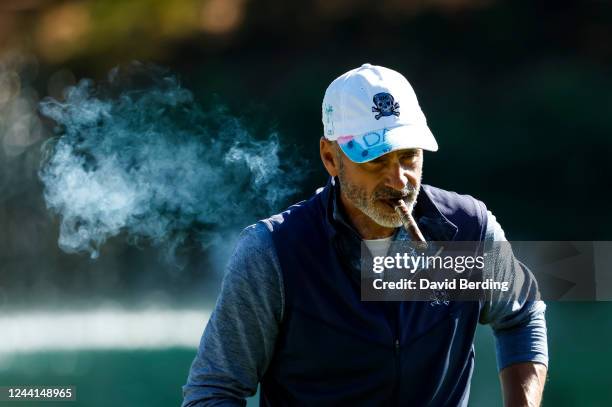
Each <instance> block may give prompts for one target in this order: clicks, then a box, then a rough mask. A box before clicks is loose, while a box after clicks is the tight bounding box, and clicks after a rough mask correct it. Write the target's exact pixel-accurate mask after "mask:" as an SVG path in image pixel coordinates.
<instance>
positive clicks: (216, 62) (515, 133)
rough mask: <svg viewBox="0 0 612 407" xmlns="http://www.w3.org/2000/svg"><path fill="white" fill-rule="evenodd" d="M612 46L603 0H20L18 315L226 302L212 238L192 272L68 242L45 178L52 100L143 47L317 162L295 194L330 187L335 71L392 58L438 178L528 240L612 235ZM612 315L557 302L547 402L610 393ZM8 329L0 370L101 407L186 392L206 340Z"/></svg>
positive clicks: (5, 235)
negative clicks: (323, 152)
mask: <svg viewBox="0 0 612 407" xmlns="http://www.w3.org/2000/svg"><path fill="white" fill-rule="evenodd" d="M611 43H612V5H611V4H610V3H609V2H605V1H568V0H558V1H539V2H533V1H527V0H517V1H512V2H502V1H497V0H420V1H401V0H380V1H350V0H312V1H300V2H285V1H281V0H259V1H256V0H175V1H157V0H150V1H145V0H135V1H101V0H100V1H93V0H92V1H52V0H27V1H26V0H4V1H2V2H1V3H0V142H1V144H2V148H0V312H2V315H3V316H7V317H10V316H11V315H20V314H19V313H21V312H26V313H27V312H28V311H32V310H39V309H45V310H47V309H51V310H57V312H58V313H59V314H61V313H62V312H65V311H67V310H74V309H96V307H99V306H101V305H104V304H107V303H109V302H111V303H112V304H114V305H120V306H121V307H124V308H126V309H132V308H133V309H137V308H138V307H141V306H143V304H144V305H151V304H153V305H160V304H161V305H163V306H164V307H169V308H173V309H176V310H181V309H183V308H185V307H189V308H191V309H194V308H195V309H202V310H209V309H210V307H211V306H212V304H213V303H214V301H215V297H216V294H217V292H218V288H219V278H220V275H221V272H222V265H223V262H224V260H225V259H224V258H221V259H219V258H214V256H212V255H211V254H210V253H207V252H206V251H203V250H200V249H196V248H188V249H185V253H186V254H185V255H186V256H187V257H188V261H187V263H186V267H184V268H183V269H181V270H177V269H176V267H174V266H172V265H167V264H163V263H160V262H159V261H158V258H156V256H155V255H154V254H155V251H154V250H153V249H151V248H147V247H143V248H138V249H137V248H133V247H131V246H128V245H127V244H126V243H125V242H124V240H123V239H121V237H118V238H114V239H111V240H110V241H109V242H108V243H107V244H106V245H105V246H104V247H103V250H102V254H101V257H100V259H99V260H97V261H93V260H90V259H89V258H87V256H84V255H68V254H65V253H63V252H61V251H60V250H59V249H58V248H57V235H58V220H57V219H56V218H55V217H53V216H52V215H50V214H49V213H48V212H47V210H46V208H45V204H44V200H43V198H42V186H41V184H40V182H39V181H38V179H37V175H36V171H37V169H38V165H39V162H40V158H41V157H40V146H41V144H42V143H43V142H44V141H45V140H46V139H47V138H49V137H50V136H51V133H52V132H51V129H52V127H53V124H52V123H49V121H48V120H46V119H43V118H41V117H39V116H38V115H37V113H36V109H37V104H38V102H39V101H40V100H41V99H43V98H44V97H46V96H52V97H55V98H58V99H60V100H61V99H62V97H63V94H62V92H63V90H64V89H65V88H66V87H67V86H71V85H74V84H75V83H76V82H77V81H78V80H80V79H82V78H92V79H94V80H96V81H99V80H102V79H103V78H105V76H106V75H107V73H108V71H109V70H110V69H111V68H113V67H115V66H118V65H125V64H128V63H130V62H131V61H133V60H140V61H143V62H152V63H156V64H158V65H160V66H163V67H167V68H169V69H170V70H171V71H172V72H174V73H176V74H177V75H178V76H179V78H180V79H181V82H182V84H183V86H185V88H187V89H189V90H191V91H192V92H193V93H194V95H195V97H196V99H197V100H198V102H199V103H201V105H202V106H204V107H205V108H213V107H215V106H217V105H219V104H223V105H225V106H226V107H227V108H228V111H229V112H232V114H234V115H236V116H237V117H240V118H241V119H242V120H244V122H245V123H246V124H247V125H248V127H249V129H250V130H251V131H252V132H253V133H257V134H259V133H264V134H265V133H270V132H277V133H278V135H279V140H280V143H281V146H282V147H283V150H284V151H297V152H299V154H300V156H301V157H302V159H303V161H302V162H300V163H299V164H300V165H301V166H304V165H305V166H306V167H307V168H310V169H312V171H311V172H310V173H309V174H308V176H307V178H306V179H305V180H304V181H303V182H302V184H301V185H299V190H300V191H301V192H300V193H299V194H296V196H295V197H294V198H293V200H294V201H295V200H299V199H302V198H305V197H307V196H309V195H310V194H311V193H312V192H313V191H314V190H315V188H316V187H318V186H320V185H322V184H323V183H324V182H325V175H324V172H323V168H322V166H321V165H320V162H319V158H318V138H319V137H320V135H321V132H322V126H321V122H320V113H321V110H320V109H321V108H320V106H321V105H320V103H321V100H322V97H323V93H324V91H325V88H326V87H327V85H328V84H329V82H330V81H331V80H333V79H334V78H335V77H337V76H338V75H339V74H341V73H343V72H345V71H347V70H349V69H351V68H354V67H357V66H359V65H361V64H362V63H365V62H371V63H374V64H379V65H384V66H388V67H390V68H393V69H396V70H398V71H400V72H402V73H403V74H404V75H405V76H406V77H407V78H408V80H409V81H410V82H411V83H412V85H413V87H414V88H415V91H416V93H417V96H418V97H419V101H420V103H421V107H422V108H423V111H424V113H425V115H426V117H427V119H428V123H429V125H430V127H431V129H432V131H433V133H434V134H435V135H436V137H437V140H438V143H439V144H440V150H439V151H438V152H436V153H427V154H426V156H425V166H424V182H425V183H429V184H433V185H436V186H439V187H442V188H445V189H450V190H454V191H457V192H460V193H469V194H471V195H473V196H475V197H478V198H479V199H481V200H483V201H484V202H485V203H486V204H487V206H488V207H489V209H491V210H492V211H493V213H494V214H495V215H496V216H497V218H498V220H499V221H500V223H501V225H502V226H503V227H504V229H505V231H506V236H507V237H508V239H510V240H611V239H610V235H611V233H610V230H611V228H612V219H611V217H610V215H609V208H610V199H611V198H612V196H611V195H612V192H611V190H610V187H611V183H610V174H612V160H610V153H611V152H612V140H611V138H610V136H611V135H612V92H611V91H610V90H611V89H612V69H611V68H612V64H611V62H612V47H610V44H611ZM24 118H25V119H24ZM16 123H17V124H19V126H16ZM282 157H283V155H282V154H281V159H282ZM300 168H302V167H300ZM289 203H291V202H287V203H286V204H289ZM278 209H279V210H280V209H282V208H278ZM254 220H255V219H253V221H254ZM244 226H246V224H245V225H244ZM203 312H204V311H203ZM610 315H612V305H611V304H610V303H606V302H598V303H596V302H591V303H587V302H584V303H549V304H548V311H547V319H548V329H549V347H550V357H551V365H550V371H549V380H548V383H547V387H546V392H545V396H544V405H546V406H608V405H612V375H611V374H610V372H609V366H611V365H612V352H611V351H610V350H609V348H608V344H610V343H612V318H611V317H610ZM15 318H18V316H16V317H15ZM3 321H4V320H3ZM4 328H6V327H4ZM202 328H203V325H202V326H201V327H200V328H199V330H201V329H202ZM172 329H173V327H172V326H169V327H168V330H172ZM5 332H6V331H5ZM45 334H46V333H45V332H44V330H43V331H41V332H40V335H41V336H44V335H45ZM66 334H67V335H69V334H70V333H69V332H67V333H66ZM117 335H120V333H117ZM2 336H5V337H6V335H5V333H3V326H0V345H1V346H0V351H1V353H0V385H13V384H14V385H18V384H20V385H34V384H46V385H61V384H73V385H76V386H77V397H78V402H77V403H75V404H74V405H83V406H107V405H125V406H141V405H142V406H144V405H147V406H169V405H178V404H179V403H180V400H181V394H180V386H181V385H182V384H184V382H185V379H186V375H187V372H188V369H189V365H190V363H191V360H192V359H193V357H194V355H195V346H196V345H197V342H198V340H199V337H196V338H193V343H192V344H193V346H182V347H178V348H176V347H172V348H163V347H160V348H157V349H156V348H152V349H148V350H144V349H128V350H112V349H110V350H109V349H107V350H87V349H86V348H84V349H78V350H74V351H65V350H64V351H60V350H54V349H47V350H45V349H44V348H41V349H38V350H36V349H34V350H32V351H29V352H26V351H23V350H22V351H19V352H16V351H13V350H12V348H11V347H10V343H9V344H8V345H7V343H8V342H5V344H4V345H2ZM13 336H14V333H13ZM492 341H493V339H492V335H491V334H490V330H489V328H488V327H480V328H479V331H478V337H477V342H476V353H477V359H476V360H477V362H476V372H475V376H474V380H473V383H472V397H471V405H474V406H491V405H500V403H501V402H500V391H499V383H498V380H497V372H496V368H495V359H494V351H493V342H492ZM250 403H254V401H251V402H250ZM0 404H1V403H0ZM5 404H6V405H8V403H5ZM19 405H27V403H20V404H19ZM48 405H53V403H49V404H48Z"/></svg>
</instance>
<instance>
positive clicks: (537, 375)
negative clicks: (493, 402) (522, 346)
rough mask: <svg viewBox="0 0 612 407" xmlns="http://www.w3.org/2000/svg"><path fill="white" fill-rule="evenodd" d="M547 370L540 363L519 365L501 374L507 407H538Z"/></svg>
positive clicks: (511, 366)
mask: <svg viewBox="0 0 612 407" xmlns="http://www.w3.org/2000/svg"><path fill="white" fill-rule="evenodd" d="M547 370H548V369H547V368H546V366H545V365H543V364H540V363H531V362H526V363H517V364H514V365H510V366H508V367H506V368H504V369H502V371H501V372H500V373H499V377H500V381H501V385H502V393H503V395H504V406H505V407H538V406H539V405H540V402H541V401H542V392H543V391H544V382H545V381H546V372H547Z"/></svg>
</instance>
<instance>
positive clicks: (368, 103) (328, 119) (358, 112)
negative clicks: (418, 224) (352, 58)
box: [322, 64, 438, 163]
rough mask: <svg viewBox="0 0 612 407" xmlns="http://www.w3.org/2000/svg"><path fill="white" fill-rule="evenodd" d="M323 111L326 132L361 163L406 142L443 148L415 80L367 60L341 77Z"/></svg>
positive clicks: (406, 145) (408, 145)
mask: <svg viewBox="0 0 612 407" xmlns="http://www.w3.org/2000/svg"><path fill="white" fill-rule="evenodd" d="M322 112H323V131H324V135H325V138H327V139H328V140H336V141H337V142H338V145H340V148H341V149H342V151H343V152H344V153H345V154H346V155H347V156H348V157H349V158H350V159H351V160H352V161H354V162H356V163H364V162H367V161H371V160H374V159H376V158H378V157H380V156H381V155H383V154H386V153H388V152H391V151H395V150H400V149H406V148H422V149H424V150H429V151H437V150H438V143H437V142H436V139H435V138H434V136H433V134H432V133H431V131H430V130H429V127H427V121H426V120H425V115H424V114H423V112H422V111H421V107H420V106H419V102H418V101H417V98H416V95H415V93H414V90H413V89H412V86H410V83H408V81H407V80H406V78H404V76H403V75H402V74H400V73H399V72H396V71H394V70H391V69H388V68H385V67H382V66H376V65H371V64H363V65H362V66H360V67H359V68H356V69H353V70H351V71H348V72H347V73H345V74H343V75H340V76H339V77H338V78H336V79H335V80H334V81H333V82H332V83H331V84H330V85H329V87H328V88H327V90H326V91H325V96H324V97H323V106H322Z"/></svg>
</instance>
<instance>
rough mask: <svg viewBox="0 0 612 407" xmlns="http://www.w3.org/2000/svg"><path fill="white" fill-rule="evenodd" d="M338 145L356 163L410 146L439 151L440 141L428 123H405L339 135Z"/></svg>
mask: <svg viewBox="0 0 612 407" xmlns="http://www.w3.org/2000/svg"><path fill="white" fill-rule="evenodd" d="M338 145H339V146H340V148H341V149H342V151H343V152H344V154H345V155H346V156H347V157H348V158H349V159H350V160H351V161H353V162H356V163H365V162H368V161H372V160H375V159H377V158H378V157H380V156H381V155H384V154H387V153H390V152H392V151H396V150H403V149H409V148H422V149H423V150H427V151H438V143H437V142H436V139H435V138H434V136H433V134H432V133H431V130H429V127H427V125H403V126H397V127H393V128H390V129H388V128H385V129H381V130H377V131H371V132H368V133H366V134H362V135H360V136H344V137H339V138H338Z"/></svg>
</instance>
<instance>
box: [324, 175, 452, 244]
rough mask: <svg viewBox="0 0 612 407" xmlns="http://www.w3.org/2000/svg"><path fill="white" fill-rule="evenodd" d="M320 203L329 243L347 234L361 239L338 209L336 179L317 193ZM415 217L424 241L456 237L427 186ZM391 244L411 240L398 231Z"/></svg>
mask: <svg viewBox="0 0 612 407" xmlns="http://www.w3.org/2000/svg"><path fill="white" fill-rule="evenodd" d="M317 192H320V193H321V200H322V203H323V207H324V209H325V214H326V216H325V218H326V222H325V229H326V232H327V234H328V237H329V238H330V239H331V238H333V237H334V236H336V234H338V233H343V234H345V233H348V234H352V235H354V237H356V238H359V239H360V240H361V237H360V235H359V233H358V232H357V231H356V230H355V228H354V227H353V226H352V224H351V222H350V221H349V220H348V217H347V216H346V214H345V213H344V210H343V209H342V207H341V205H340V199H339V196H340V195H339V194H340V185H339V183H338V181H337V180H336V178H335V177H329V180H328V181H327V185H326V186H325V187H324V188H321V189H319V190H318V191H317ZM414 215H415V218H416V221H417V224H418V225H419V228H420V229H421V232H422V233H423V235H424V236H425V238H426V239H427V240H430V241H448V240H453V239H454V237H455V236H456V235H457V232H458V228H457V226H456V225H455V224H454V223H452V222H451V221H450V220H448V218H447V217H445V216H444V215H443V214H442V212H441V211H440V209H439V208H438V206H437V205H436V203H435V202H434V201H433V199H432V197H431V193H430V191H429V186H428V185H421V190H420V192H419V196H418V197H417V202H416V204H415V207H414ZM394 240H411V236H410V235H409V234H408V232H406V230H405V229H404V228H397V230H396V233H395V237H394Z"/></svg>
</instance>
